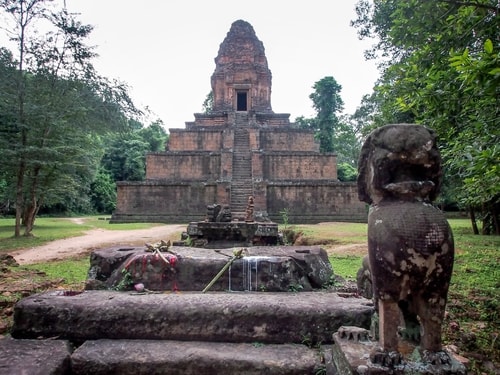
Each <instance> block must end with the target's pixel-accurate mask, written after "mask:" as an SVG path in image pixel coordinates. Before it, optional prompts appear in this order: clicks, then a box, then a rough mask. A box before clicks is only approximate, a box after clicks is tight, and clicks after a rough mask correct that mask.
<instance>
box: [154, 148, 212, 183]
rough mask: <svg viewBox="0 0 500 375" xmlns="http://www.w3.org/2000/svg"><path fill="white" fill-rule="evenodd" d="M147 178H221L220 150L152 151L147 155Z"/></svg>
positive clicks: (206, 179)
mask: <svg viewBox="0 0 500 375" xmlns="http://www.w3.org/2000/svg"><path fill="white" fill-rule="evenodd" d="M146 165H147V168H146V179H147V180H160V179H164V180H174V179H175V180H177V181H186V180H202V181H214V180H217V179H219V178H220V170H221V154H220V152H200V151H197V152H195V151H193V152H172V151H169V152H152V153H149V154H147V155H146Z"/></svg>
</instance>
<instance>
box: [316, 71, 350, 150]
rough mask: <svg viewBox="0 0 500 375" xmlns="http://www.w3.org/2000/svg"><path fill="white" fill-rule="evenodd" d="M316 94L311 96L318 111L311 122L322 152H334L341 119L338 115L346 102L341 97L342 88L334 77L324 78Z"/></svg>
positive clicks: (317, 83)
mask: <svg viewBox="0 0 500 375" xmlns="http://www.w3.org/2000/svg"><path fill="white" fill-rule="evenodd" d="M313 88H314V90H315V91H314V92H313V93H312V94H311V95H309V98H310V99H311V100H312V102H313V108H314V109H315V110H316V113H317V115H316V118H315V119H314V120H312V121H311V125H312V126H313V127H314V130H315V132H316V137H317V138H318V140H319V144H320V146H319V149H320V151H321V152H333V151H334V145H333V138H334V133H335V129H336V128H337V126H338V123H339V119H338V117H337V113H338V112H340V111H342V108H343V106H344V102H343V101H342V98H341V97H340V91H341V90H342V86H341V85H339V84H338V83H337V81H336V80H335V79H334V78H333V77H324V78H323V79H321V80H319V81H317V82H316V83H315V84H314V86H313Z"/></svg>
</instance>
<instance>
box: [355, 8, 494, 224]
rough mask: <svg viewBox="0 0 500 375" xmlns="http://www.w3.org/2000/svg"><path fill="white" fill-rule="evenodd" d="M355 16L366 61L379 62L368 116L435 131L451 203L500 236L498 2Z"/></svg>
mask: <svg viewBox="0 0 500 375" xmlns="http://www.w3.org/2000/svg"><path fill="white" fill-rule="evenodd" d="M356 11H357V14H358V18H357V19H356V20H355V21H353V25H354V26H355V27H357V28H358V32H359V35H360V37H368V36H374V37H376V38H377V43H376V44H375V46H374V48H373V49H371V50H370V51H367V56H368V57H378V58H380V59H381V64H380V68H381V72H382V76H381V78H380V80H379V82H378V83H377V87H376V89H375V95H374V96H373V97H372V99H375V100H374V101H373V102H372V103H371V104H373V103H375V104H376V110H377V114H376V116H372V119H378V122H379V124H380V123H384V122H385V123H388V122H394V119H396V120H403V121H397V122H408V121H405V120H411V122H416V123H421V124H425V125H427V126H430V127H432V128H434V129H435V130H436V131H437V133H438V136H439V138H440V145H441V147H442V154H443V158H444V162H445V166H446V168H445V173H446V174H445V179H446V180H447V181H448V182H450V181H453V183H452V184H453V185H455V187H456V188H457V189H454V190H453V191H454V192H455V194H456V196H455V199H457V200H458V201H459V202H461V203H462V205H463V206H464V207H468V208H469V209H472V210H479V211H480V212H481V215H482V217H483V219H485V220H483V229H485V228H486V232H488V231H490V232H493V233H500V227H499V223H498V221H499V216H498V215H499V211H500V206H499V204H500V183H499V180H500V170H499V169H498V168H497V167H496V166H497V165H498V164H499V163H498V161H499V159H498V146H497V145H498V144H499V143H500V133H499V132H500V130H499V129H500V122H499V121H500V116H499V114H500V113H499V110H500V102H499V100H500V92H499V90H500V85H499V77H500V67H499V61H500V60H499V59H498V50H499V42H500V17H499V12H500V6H499V5H498V2H497V1H496V0H474V1H457V0H440V1H434V2H429V1H425V0H410V1H402V0H384V1H382V0H374V1H373V2H371V1H367V0H361V1H359V2H358V4H357V7H356ZM365 109H367V107H365ZM358 114H361V113H358ZM364 115H366V113H365V114H364ZM377 116H378V117H377ZM375 126H377V125H375ZM457 184H459V185H458V186H457ZM448 185H449V184H448ZM486 187H487V188H486ZM488 228H489V229H488Z"/></svg>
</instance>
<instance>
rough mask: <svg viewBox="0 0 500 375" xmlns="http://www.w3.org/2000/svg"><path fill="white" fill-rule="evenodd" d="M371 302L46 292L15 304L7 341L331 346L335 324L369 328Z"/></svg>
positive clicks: (316, 295) (324, 295) (308, 295)
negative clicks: (55, 338)
mask: <svg viewBox="0 0 500 375" xmlns="http://www.w3.org/2000/svg"><path fill="white" fill-rule="evenodd" d="M372 312H373V307H372V303H371V301H370V300H367V299H364V298H355V297H350V298H344V297H342V296H341V295H339V294H337V293H333V292H329V291H325V292H298V293H292V292H290V293H270V292H264V293H262V292H260V293H259V292H233V293H228V292H209V293H200V292H192V293H190V292H181V293H172V292H169V293H166V294H165V293H161V294H155V293H146V294H140V293H135V292H117V291H84V292H82V293H76V294H75V293H65V292H63V291H52V292H46V293H41V294H36V295H33V296H30V297H27V298H24V299H22V300H21V301H19V302H18V303H17V304H16V306H15V308H14V325H13V327H12V331H11V334H12V337H14V338H17V339H33V338H48V337H57V338H59V339H67V340H70V341H73V342H84V341H87V340H96V339H134V340H138V339H144V340H180V341H208V342H234V343H242V342H246V343H253V342H261V343H271V344H272V343H278V344H282V343H299V344H300V343H303V342H305V341H307V342H309V343H312V344H313V343H325V344H326V343H331V342H332V340H333V338H332V335H333V333H335V332H336V331H337V330H338V329H339V327H341V326H344V325H356V326H358V327H364V328H368V327H369V325H370V319H371V315H372Z"/></svg>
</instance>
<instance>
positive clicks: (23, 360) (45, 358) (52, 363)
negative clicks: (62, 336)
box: [0, 338, 71, 375]
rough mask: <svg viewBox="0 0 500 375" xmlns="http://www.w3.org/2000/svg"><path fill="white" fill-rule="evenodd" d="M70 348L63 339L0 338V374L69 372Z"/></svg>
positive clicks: (52, 374) (19, 374) (62, 373)
mask: <svg viewBox="0 0 500 375" xmlns="http://www.w3.org/2000/svg"><path fill="white" fill-rule="evenodd" d="M70 354H71V349H70V345H69V343H68V342H67V341H64V340H15V339H11V338H6V339H2V340H0V374H5V375H24V374H29V375H65V374H70Z"/></svg>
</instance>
